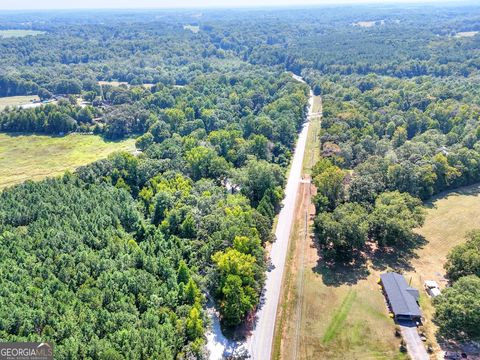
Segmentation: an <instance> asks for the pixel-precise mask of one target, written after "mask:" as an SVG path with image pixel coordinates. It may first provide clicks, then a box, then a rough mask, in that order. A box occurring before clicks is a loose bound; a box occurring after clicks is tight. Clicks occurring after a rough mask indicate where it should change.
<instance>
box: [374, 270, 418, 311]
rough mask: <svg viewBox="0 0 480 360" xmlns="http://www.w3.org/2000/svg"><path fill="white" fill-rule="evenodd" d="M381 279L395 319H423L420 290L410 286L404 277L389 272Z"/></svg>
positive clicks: (381, 276)
mask: <svg viewBox="0 0 480 360" xmlns="http://www.w3.org/2000/svg"><path fill="white" fill-rule="evenodd" d="M380 279H381V281H382V286H383V289H384V291H385V296H386V298H387V300H388V302H389V304H390V307H391V309H392V312H393V314H394V316H395V319H397V320H401V319H411V320H415V319H419V318H421V316H422V313H421V311H420V307H419V306H418V298H419V293H418V290H417V289H414V288H412V287H410V286H408V284H407V281H406V280H405V278H404V277H403V275H400V274H397V273H394V272H388V273H385V274H382V275H380Z"/></svg>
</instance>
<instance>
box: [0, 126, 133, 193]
mask: <svg viewBox="0 0 480 360" xmlns="http://www.w3.org/2000/svg"><path fill="white" fill-rule="evenodd" d="M134 149H135V140H133V139H128V140H124V141H119V142H106V141H104V140H103V139H102V138H101V137H99V136H93V135H78V134H70V135H67V136H63V137H51V136H41V135H13V136H12V135H7V134H0V189H1V188H4V187H7V186H11V185H14V184H18V183H20V182H23V181H25V180H40V179H43V178H46V177H48V176H56V175H60V174H62V173H63V172H64V171H65V170H73V169H75V168H77V167H79V166H82V165H86V164H88V163H91V162H93V161H95V160H98V159H102V158H105V157H107V156H108V155H109V154H111V153H112V152H115V151H129V152H130V151H133V150H134Z"/></svg>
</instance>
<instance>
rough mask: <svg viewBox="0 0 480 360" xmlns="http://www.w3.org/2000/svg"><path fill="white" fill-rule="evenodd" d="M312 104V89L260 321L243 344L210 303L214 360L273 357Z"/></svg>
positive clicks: (209, 346) (258, 316)
mask: <svg viewBox="0 0 480 360" xmlns="http://www.w3.org/2000/svg"><path fill="white" fill-rule="evenodd" d="M293 77H294V78H295V79H296V80H298V81H300V82H303V83H305V81H303V79H302V78H301V77H299V76H296V75H294V76H293ZM312 104H313V93H312V91H310V98H309V108H308V118H307V122H306V123H305V124H304V125H303V128H302V131H301V132H300V134H299V137H298V140H297V144H296V147H295V152H294V155H293V159H292V163H291V167H290V172H289V176H288V180H287V186H286V188H285V198H284V199H283V202H282V204H283V206H282V209H281V210H280V213H279V215H278V223H277V228H276V230H275V237H276V241H275V242H274V243H273V244H272V247H271V251H270V266H269V271H268V272H267V277H266V281H265V288H264V290H263V300H262V301H261V303H262V305H261V307H260V309H259V310H258V311H257V313H256V324H255V327H254V329H253V331H252V335H251V336H250V337H249V338H248V339H247V340H246V342H245V343H243V344H241V343H236V342H233V341H231V340H229V339H227V338H225V336H223V334H222V332H221V329H220V326H219V319H218V313H217V312H216V311H215V309H214V307H213V305H212V304H210V306H209V308H208V312H209V316H210V319H211V320H212V324H213V326H212V327H211V329H210V330H209V331H208V332H207V334H206V335H207V349H208V351H209V352H210V360H220V359H224V358H225V357H226V356H231V355H233V354H236V353H242V352H243V350H245V349H246V350H247V351H248V353H249V354H250V356H251V359H254V360H269V359H270V357H271V353H272V344H273V332H274V329H275V320H276V315H277V307H278V302H279V297H280V290H281V286H282V278H283V269H284V267H285V260H286V257H287V250H288V242H289V238H290V232H291V230H292V225H293V220H294V218H295V205H296V201H297V193H298V189H299V184H300V181H301V174H302V167H303V157H304V154H305V146H306V142H307V134H308V127H309V124H310V118H311V116H312Z"/></svg>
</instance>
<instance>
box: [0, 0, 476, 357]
mask: <svg viewBox="0 0 480 360" xmlns="http://www.w3.org/2000/svg"><path fill="white" fill-rule="evenodd" d="M433 8H434V9H433V10H432V7H424V6H413V5H412V6H409V7H398V6H391V7H385V8H374V7H369V6H363V7H324V8H321V7H319V8H313V9H308V10H306V9H301V8H295V9H276V10H268V11H267V10H247V9H244V10H236V11H227V10H213V9H212V10H209V11H205V12H202V13H201V14H200V15H199V13H198V12H197V11H193V10H192V11H178V12H173V11H172V12H170V11H163V12H162V11H152V12H148V13H147V12H140V11H138V12H136V11H135V12H131V13H126V12H121V11H111V12H87V11H84V12H82V11H79V12H75V13H70V12H59V13H57V12H39V13H37V12H27V13H0V29H33V30H39V31H44V32H45V33H43V34H39V35H36V36H26V37H19V38H0V96H15V95H31V94H37V95H38V96H39V97H40V99H42V100H44V101H46V100H53V99H56V101H55V102H51V103H45V104H39V106H38V107H34V108H21V107H7V108H6V109H5V110H3V111H2V112H0V131H2V132H22V133H41V134H49V135H63V134H66V133H69V132H81V133H85V134H90V133H95V134H101V135H102V136H104V137H105V138H106V139H108V140H117V139H121V138H125V137H135V138H136V139H137V140H136V145H137V148H138V149H139V150H141V154H139V155H138V156H134V155H131V154H115V155H112V156H110V157H109V158H108V159H104V160H100V161H98V162H95V163H93V164H90V165H87V166H85V167H82V168H79V169H78V170H77V171H75V172H74V173H67V174H65V175H64V176H63V177H61V178H58V179H49V180H45V181H42V182H38V183H34V182H27V183H24V184H21V185H18V186H14V187H11V188H8V189H5V190H4V191H3V192H2V193H0V253H1V259H2V260H1V261H0V268H1V272H2V274H3V276H2V280H0V285H1V288H2V290H1V292H2V293H1V296H0V303H1V310H0V311H1V316H0V318H1V319H0V338H1V339H2V340H4V341H23V340H32V341H33V340H42V341H44V340H47V341H51V342H52V343H54V344H55V349H56V350H55V352H56V357H58V358H59V359H75V358H78V359H80V358H90V359H149V358H151V359H195V358H198V359H202V358H207V357H208V354H206V353H205V350H204V342H205V339H204V332H205V328H206V325H207V317H206V314H205V304H206V301H207V299H208V298H210V297H211V298H212V299H214V300H215V302H216V304H217V307H218V308H219V310H220V313H221V317H222V322H223V324H224V325H226V326H236V325H239V324H241V323H242V322H243V321H244V320H245V319H246V318H247V316H248V315H249V314H250V313H251V312H252V311H253V310H254V309H255V308H256V307H257V306H258V304H259V302H260V294H261V289H262V285H263V282H264V276H265V271H266V268H267V259H266V257H265V253H264V252H265V251H264V245H265V243H266V242H267V241H271V240H274V239H272V231H271V230H272V226H273V223H274V217H275V215H276V213H277V212H278V211H279V209H280V204H281V199H282V197H283V186H284V183H285V173H286V171H287V168H288V165H289V162H290V159H291V156H292V150H293V148H294V146H295V140H296V137H297V133H298V131H299V130H300V128H301V126H302V124H303V122H304V121H305V118H306V110H307V100H308V91H309V86H307V85H305V84H302V83H300V82H298V81H296V80H294V79H293V78H292V76H291V74H289V73H288V71H291V72H294V73H296V74H301V75H302V76H303V77H304V78H305V80H306V81H307V83H308V85H310V87H311V88H312V89H313V91H314V93H315V94H316V95H322V98H323V113H324V114H323V120H322V130H321V134H320V140H321V144H322V159H321V160H320V161H319V162H318V163H317V164H316V166H315V168H314V170H313V174H312V177H313V182H314V184H315V186H316V188H317V191H318V194H317V196H316V197H315V199H314V201H315V206H316V209H317V214H318V215H317V217H316V220H315V229H316V234H317V237H318V241H319V243H320V248H321V252H322V256H323V257H324V258H325V259H326V261H327V262H328V263H329V264H335V263H338V262H341V263H350V264H351V263H355V262H356V261H357V260H359V259H360V258H361V257H362V256H364V253H365V250H366V249H367V247H368V245H371V244H372V243H374V244H375V245H376V246H378V247H379V248H381V249H385V250H387V249H393V250H395V249H400V248H402V247H406V246H408V245H409V243H410V242H411V241H413V240H414V239H413V238H414V235H413V233H412V229H413V228H414V227H417V226H419V225H421V224H422V222H423V220H424V213H423V210H422V207H421V204H422V200H426V199H428V198H430V197H431V196H432V195H434V194H437V193H439V192H441V191H444V190H446V189H451V188H455V187H459V186H462V185H467V184H473V183H476V182H478V181H480V141H479V140H480V123H479V117H480V90H479V89H480V88H479V85H480V84H479V80H478V74H479V69H480V62H479V55H480V54H479V51H480V50H479V48H480V47H479V45H480V44H479V41H480V37H479V36H465V37H463V36H458V34H459V33H460V34H461V33H463V32H475V31H478V30H480V15H478V14H479V10H480V8H478V7H477V6H473V5H470V6H467V5H465V6H457V7H452V6H445V7H440V6H438V7H436V6H433ZM362 21H371V22H372V23H371V24H370V25H369V27H365V26H359V25H358V22H362ZM185 25H195V26H198V30H199V31H198V32H196V31H192V30H191V29H190V28H188V27H184V26H185ZM118 82H120V83H121V84H119V83H118ZM471 237H472V239H471V240H470V241H469V242H468V244H467V245H465V247H466V248H465V249H463V248H462V249H456V250H454V252H452V255H451V257H450V259H449V263H448V264H447V272H448V276H449V278H450V279H451V280H452V281H453V286H452V288H450V289H449V290H447V291H446V292H445V295H442V297H441V298H440V299H439V300H438V305H437V312H438V314H437V319H438V322H439V323H447V322H448V325H445V326H444V328H446V327H448V328H451V329H454V330H451V331H450V332H445V331H443V330H442V331H443V333H444V334H445V335H446V336H457V337H458V335H459V331H457V330H455V329H460V328H463V332H466V333H467V336H470V337H476V338H478V329H476V328H475V323H472V322H466V323H462V322H461V321H464V319H463V320H462V318H461V314H458V316H457V317H450V316H449V314H451V311H453V310H452V309H454V308H455V307H456V306H458V304H463V303H462V302H465V301H466V300H465V299H470V298H474V297H475V296H476V297H477V298H478V275H479V273H478V264H476V263H475V261H476V260H475V259H477V258H478V254H476V253H475V249H476V250H478V244H477V243H478V234H477V235H472V236H471ZM467 248H468V251H467ZM475 266H476V268H475ZM470 304H471V303H470ZM475 304H476V303H475ZM477 305H478V304H477ZM477 305H473V307H472V309H473V310H472V312H475V311H477V312H478V306H477ZM472 319H474V318H473V317H472ZM475 319H476V318H475ZM475 321H476V320H475ZM452 322H455V324H454V326H452ZM460 335H461V336H464V335H465V334H464V333H462V334H460Z"/></svg>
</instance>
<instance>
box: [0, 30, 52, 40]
mask: <svg viewBox="0 0 480 360" xmlns="http://www.w3.org/2000/svg"><path fill="white" fill-rule="evenodd" d="M41 34H45V31H35V30H21V29H13V30H0V38H13V37H24V36H36V35H41Z"/></svg>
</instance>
